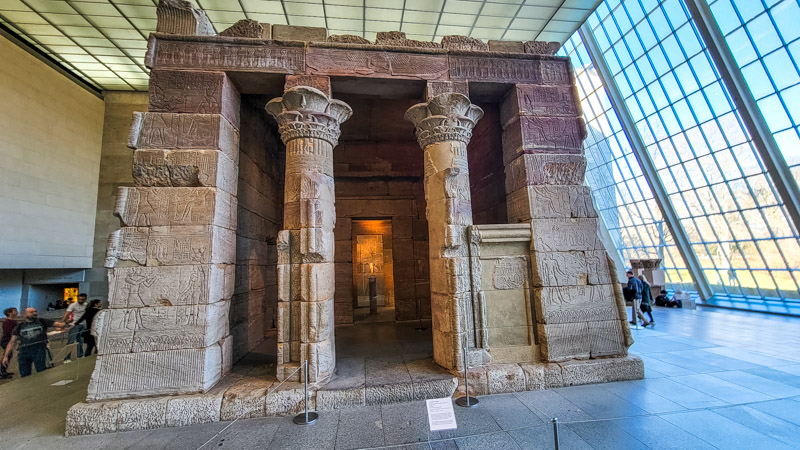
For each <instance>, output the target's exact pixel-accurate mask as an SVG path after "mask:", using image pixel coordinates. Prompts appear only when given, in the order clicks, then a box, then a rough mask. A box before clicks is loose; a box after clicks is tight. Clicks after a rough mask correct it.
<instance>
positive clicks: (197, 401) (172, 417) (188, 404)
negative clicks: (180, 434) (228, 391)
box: [167, 392, 223, 427]
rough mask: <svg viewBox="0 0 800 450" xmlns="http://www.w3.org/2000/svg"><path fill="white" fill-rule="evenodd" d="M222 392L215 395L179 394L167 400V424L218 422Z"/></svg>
mask: <svg viewBox="0 0 800 450" xmlns="http://www.w3.org/2000/svg"><path fill="white" fill-rule="evenodd" d="M222 396H223V393H221V392H220V393H219V394H217V395H181V396H178V397H173V398H170V399H169V400H168V401H167V426H168V427H183V426H186V425H193V424H198V423H211V422H218V421H219V417H220V409H221V408H222Z"/></svg>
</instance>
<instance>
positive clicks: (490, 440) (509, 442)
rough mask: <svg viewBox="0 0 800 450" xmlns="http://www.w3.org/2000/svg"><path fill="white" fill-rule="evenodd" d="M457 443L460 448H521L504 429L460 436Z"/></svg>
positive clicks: (490, 449)
mask: <svg viewBox="0 0 800 450" xmlns="http://www.w3.org/2000/svg"><path fill="white" fill-rule="evenodd" d="M456 444H458V450H519V448H520V446H519V445H517V442H516V441H514V439H513V438H512V437H511V436H509V434H508V433H506V432H504V431H503V432H499V433H488V434H480V435H477V436H467V437H462V438H458V439H456Z"/></svg>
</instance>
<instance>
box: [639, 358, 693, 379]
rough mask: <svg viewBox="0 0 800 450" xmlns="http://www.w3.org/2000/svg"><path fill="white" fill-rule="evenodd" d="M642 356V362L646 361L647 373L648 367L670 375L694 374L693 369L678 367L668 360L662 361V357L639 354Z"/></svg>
mask: <svg viewBox="0 0 800 450" xmlns="http://www.w3.org/2000/svg"><path fill="white" fill-rule="evenodd" d="M639 357H640V358H642V362H643V363H644V367H645V369H644V370H645V374H647V369H648V368H650V369H651V370H655V371H658V372H660V373H663V374H664V375H666V376H668V377H674V376H680V375H692V374H694V372H693V371H691V370H688V369H685V368H683V367H678V366H676V365H674V364H670V363H668V362H664V361H661V360H660V359H656V358H651V357H650V356H649V354H647V355H639Z"/></svg>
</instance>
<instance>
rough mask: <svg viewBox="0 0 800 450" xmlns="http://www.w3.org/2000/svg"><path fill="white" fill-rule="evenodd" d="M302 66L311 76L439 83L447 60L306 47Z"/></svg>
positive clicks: (435, 56) (432, 57)
mask: <svg viewBox="0 0 800 450" xmlns="http://www.w3.org/2000/svg"><path fill="white" fill-rule="evenodd" d="M306 65H307V67H308V73H310V74H313V75H331V76H368V77H373V78H393V79H398V78H402V79H412V80H439V79H446V77H447V58H442V57H441V56H439V55H426V54H413V53H401V52H393V51H385V50H359V51H353V50H351V49H333V48H319V47H309V48H308V50H307V51H306Z"/></svg>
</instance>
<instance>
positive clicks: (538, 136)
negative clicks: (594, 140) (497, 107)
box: [503, 116, 586, 161]
mask: <svg viewBox="0 0 800 450" xmlns="http://www.w3.org/2000/svg"><path fill="white" fill-rule="evenodd" d="M585 138H586V126H585V125H584V123H583V119H582V118H580V117H542V116H519V117H517V118H515V119H513V120H512V121H511V122H509V123H508V125H507V126H506V128H505V129H504V130H503V161H512V160H513V159H514V158H516V157H517V156H519V155H521V154H525V153H546V154H573V155H581V154H583V140H584V139H585Z"/></svg>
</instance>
